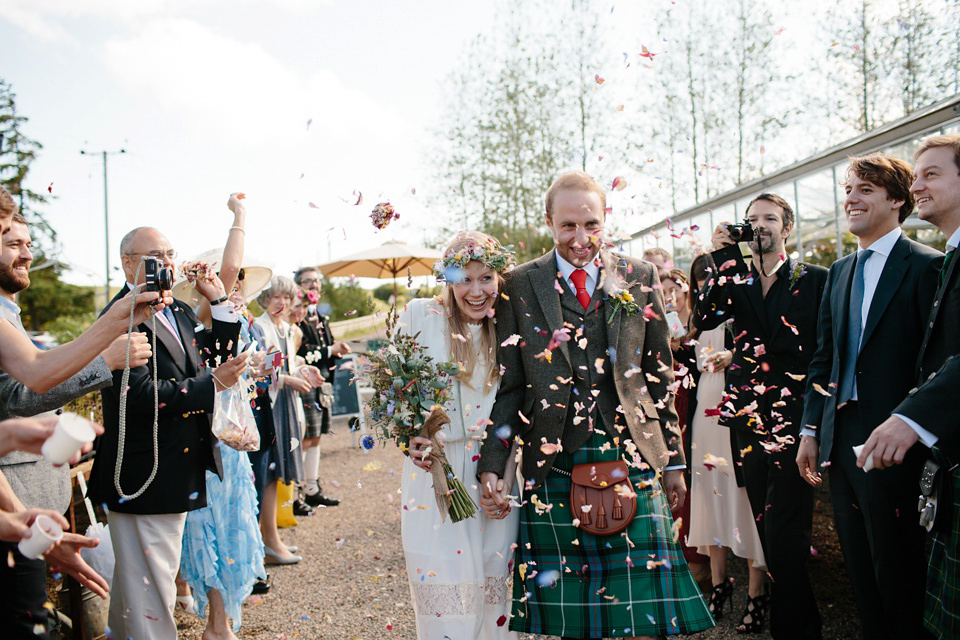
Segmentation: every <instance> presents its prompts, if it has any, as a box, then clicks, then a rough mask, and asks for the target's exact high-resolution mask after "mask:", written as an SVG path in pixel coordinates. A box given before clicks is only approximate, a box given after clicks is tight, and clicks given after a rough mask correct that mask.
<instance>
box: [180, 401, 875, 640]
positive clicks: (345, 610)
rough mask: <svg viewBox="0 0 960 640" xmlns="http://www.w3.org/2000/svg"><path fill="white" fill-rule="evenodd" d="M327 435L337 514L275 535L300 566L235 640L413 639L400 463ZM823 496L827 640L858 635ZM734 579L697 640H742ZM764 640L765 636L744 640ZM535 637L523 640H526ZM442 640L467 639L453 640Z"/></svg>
mask: <svg viewBox="0 0 960 640" xmlns="http://www.w3.org/2000/svg"><path fill="white" fill-rule="evenodd" d="M333 428H334V430H335V433H334V434H331V435H327V436H324V437H323V440H322V446H323V458H322V461H321V471H320V473H321V476H322V478H323V481H324V484H325V490H326V492H327V493H328V494H330V495H333V496H335V497H338V498H341V499H342V500H343V503H342V504H341V505H340V506H338V507H333V508H329V509H321V510H320V511H319V512H318V513H317V514H316V515H314V516H312V517H308V518H299V521H300V524H299V525H298V526H296V527H292V528H289V529H285V530H283V531H282V532H281V535H282V537H283V539H284V541H285V542H286V543H287V544H294V545H298V546H299V547H300V552H299V553H301V555H303V557H304V560H303V561H302V562H301V563H300V564H298V565H295V566H289V567H270V568H269V569H268V570H269V571H270V574H271V579H272V582H273V588H272V589H271V590H270V592H269V593H268V594H266V595H265V596H262V597H261V596H253V597H252V598H251V599H250V600H248V601H247V603H246V605H245V606H244V608H243V626H242V628H241V629H240V631H239V633H238V634H237V635H238V636H239V637H240V638H242V639H247V638H250V639H252V638H257V639H264V640H286V639H292V638H307V639H311V640H312V639H314V638H317V639H327V638H329V639H331V640H334V639H335V640H341V639H342V640H353V639H358V640H359V639H363V640H372V639H403V640H407V639H411V638H416V626H415V622H414V614H413V608H412V606H411V605H410V591H409V588H408V586H407V578H406V574H405V571H404V563H403V552H402V549H401V546H400V511H399V508H400V499H399V488H400V475H399V471H400V469H401V468H402V463H403V456H402V454H401V453H400V452H399V451H398V450H397V449H396V448H395V447H393V446H388V447H384V448H380V447H377V448H375V449H374V450H373V451H371V452H369V453H364V452H361V451H359V450H354V449H353V448H352V445H351V440H352V438H351V434H350V432H349V431H348V430H347V429H346V427H345V425H344V424H342V423H339V424H338V422H337V421H336V420H335V421H334V424H333ZM828 495H829V494H827V493H821V494H820V498H821V501H820V502H821V504H820V505H818V512H817V517H816V521H815V526H814V546H815V547H817V549H818V550H819V554H818V555H817V556H816V557H815V558H813V559H812V561H811V573H812V577H813V580H814V585H815V589H816V590H817V597H818V600H819V602H820V606H821V612H822V613H823V617H824V625H825V628H824V632H825V634H824V635H825V637H826V638H850V637H856V636H857V635H858V628H857V623H856V613H855V610H854V608H853V604H852V602H851V601H850V597H849V593H850V591H849V585H848V583H847V581H846V575H845V574H844V572H843V565H842V558H841V557H840V553H839V547H838V546H837V542H836V536H835V534H834V533H833V531H832V514H830V513H829V510H828V509H827V506H828V505H824V504H823V502H824V501H827V502H828ZM730 571H731V575H733V576H734V577H735V578H736V579H737V590H736V594H735V597H734V609H733V611H734V612H735V614H732V615H730V616H728V617H726V618H724V620H722V621H721V623H720V626H719V627H717V628H716V629H713V630H711V631H709V632H705V633H702V634H700V635H699V636H698V637H699V638H702V639H703V640H715V639H727V638H742V637H744V636H738V635H737V634H736V633H734V631H733V627H734V626H735V624H736V622H737V621H738V619H739V612H740V608H741V607H742V606H743V603H744V602H745V600H746V570H745V563H744V562H742V561H739V560H737V559H731V562H730ZM177 622H178V627H179V630H180V638H187V639H192V638H200V634H201V632H202V630H203V625H204V622H203V621H202V620H200V619H199V618H197V617H195V616H190V615H186V614H183V613H180V612H178V613H177ZM752 637H754V638H764V637H769V636H767V635H766V634H758V635H754V636H752ZM533 638H534V636H524V640H532V639H533ZM451 640H470V639H460V638H453V639H451Z"/></svg>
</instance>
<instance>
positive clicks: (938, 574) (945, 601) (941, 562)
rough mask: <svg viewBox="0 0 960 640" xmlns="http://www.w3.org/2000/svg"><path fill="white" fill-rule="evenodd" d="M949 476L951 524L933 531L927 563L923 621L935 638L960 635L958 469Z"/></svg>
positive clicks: (959, 470) (958, 636)
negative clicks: (945, 529) (951, 510)
mask: <svg viewBox="0 0 960 640" xmlns="http://www.w3.org/2000/svg"><path fill="white" fill-rule="evenodd" d="M950 478H951V480H952V482H953V504H952V505H951V506H952V508H953V515H952V518H951V520H952V522H953V524H952V526H951V531H950V533H949V534H944V533H940V532H937V533H934V534H933V545H932V546H931V548H930V562H929V565H928V566H927V597H926V601H925V602H924V612H923V624H924V626H925V627H926V628H927V629H928V630H929V631H930V632H931V633H933V635H934V637H936V638H960V469H953V470H952V471H951V472H950Z"/></svg>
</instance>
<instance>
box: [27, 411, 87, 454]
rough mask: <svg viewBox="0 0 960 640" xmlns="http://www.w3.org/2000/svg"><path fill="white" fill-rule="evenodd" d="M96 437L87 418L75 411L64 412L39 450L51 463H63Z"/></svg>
mask: <svg viewBox="0 0 960 640" xmlns="http://www.w3.org/2000/svg"><path fill="white" fill-rule="evenodd" d="M96 437H97V434H96V432H94V430H93V427H92V426H90V423H89V422H88V421H87V420H84V419H83V418H81V417H80V416H78V415H77V414H75V413H64V414H62V415H61V416H60V420H59V421H58V422H57V426H56V428H54V430H53V435H52V436H50V437H49V438H47V441H46V442H44V443H43V447H41V448H40V451H41V453H43V457H44V458H46V459H47V460H48V461H49V462H50V463H51V464H63V463H65V462H66V461H67V460H69V459H70V458H71V457H72V456H73V454H75V453H76V452H77V451H79V450H80V448H81V447H83V445H85V444H87V443H88V442H93V439H94V438H96Z"/></svg>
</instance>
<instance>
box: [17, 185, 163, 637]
mask: <svg viewBox="0 0 960 640" xmlns="http://www.w3.org/2000/svg"><path fill="white" fill-rule="evenodd" d="M0 191H3V189H2V187H0ZM0 195H2V194H0ZM2 201H3V200H2V198H0V203H2ZM30 248H31V240H30V232H29V229H28V228H27V222H26V220H25V219H24V218H23V216H22V215H21V214H20V213H14V214H13V219H12V222H11V225H10V228H9V229H8V230H7V231H6V232H5V233H4V234H3V236H2V247H0V315H2V317H3V318H5V319H6V320H7V321H9V322H10V323H11V324H12V325H13V326H15V327H18V328H20V329H21V330H22V329H23V325H22V324H21V322H20V307H18V306H17V304H16V302H15V301H14V299H15V295H16V294H17V293H18V292H20V291H22V290H24V289H26V288H27V287H28V286H30V273H29V270H30V264H31V263H32V261H33V255H32V253H31V252H30ZM126 343H127V337H126V336H121V337H119V338H117V339H116V340H115V341H114V342H113V344H112V345H111V346H110V348H109V349H107V350H106V351H104V353H103V354H102V355H101V356H100V357H98V358H97V359H96V360H94V361H93V362H92V363H90V365H88V366H87V367H86V368H85V369H83V370H82V371H80V372H79V373H78V374H76V375H75V376H73V377H72V378H70V379H69V380H67V381H66V382H64V383H62V384H60V385H58V386H57V387H54V388H53V389H51V390H50V391H48V392H47V393H43V394H38V393H34V392H32V391H30V390H29V389H27V388H26V387H25V386H24V385H23V384H21V383H19V382H17V381H16V380H14V379H13V378H12V377H10V376H9V375H7V374H6V373H4V372H2V371H0V419H6V418H9V417H13V416H21V417H26V416H36V415H39V414H41V413H44V412H48V411H53V410H55V409H59V408H60V407H61V406H63V405H64V404H66V403H67V402H69V401H71V400H73V399H74V398H79V397H80V396H83V395H86V394H87V393H90V392H92V391H96V390H98V389H100V388H102V387H105V386H107V385H109V384H110V382H111V380H112V377H111V373H110V371H111V369H122V368H123V365H124V354H125V350H126ZM149 356H150V345H149V344H148V343H147V339H146V336H144V335H142V334H134V338H133V340H132V343H131V354H130V359H131V364H133V365H134V366H136V365H138V364H141V363H144V362H146V360H147V358H148V357H149ZM0 471H2V472H3V474H4V475H5V476H6V477H7V479H8V481H9V482H10V486H11V488H12V490H13V495H9V494H0V509H3V510H5V511H11V512H12V511H23V510H25V509H27V508H34V507H41V508H44V509H51V510H53V511H56V512H57V513H63V512H64V511H66V510H67V507H68V506H69V504H70V489H71V486H70V468H69V466H67V465H63V466H61V467H54V466H53V465H51V464H50V463H49V462H47V461H46V460H44V459H43V457H42V456H39V455H36V454H32V453H22V452H15V453H10V454H8V455H6V456H3V457H2V458H0ZM96 544H97V542H96V541H95V540H91V539H89V538H85V537H83V536H79V535H76V534H74V533H65V534H64V538H63V542H61V543H60V544H59V545H56V546H54V547H53V548H52V549H51V550H50V551H49V552H47V559H48V560H50V562H51V563H52V564H53V565H54V566H56V567H57V569H58V570H59V571H64V572H66V573H69V574H70V575H72V576H73V577H74V578H76V579H77V580H78V581H79V582H80V584H82V585H84V586H87V587H89V588H90V589H91V590H92V591H93V592H94V593H97V594H98V595H100V596H104V597H105V596H106V590H107V584H106V582H105V581H104V579H103V578H102V577H101V576H99V575H97V573H96V572H95V571H93V569H91V568H90V567H89V565H87V563H86V562H84V561H83V559H82V558H81V557H80V553H79V550H80V548H81V547H94V546H96ZM0 555H2V556H3V557H4V558H8V557H9V558H12V559H13V562H12V563H9V562H2V563H0V620H5V621H6V622H7V623H8V625H9V626H8V633H11V634H12V635H11V636H10V637H13V638H49V612H48V611H47V609H46V608H45V607H44V603H46V601H47V590H46V575H47V573H46V563H45V562H44V561H43V560H42V559H38V560H29V559H27V558H25V557H23V556H22V555H21V554H20V552H19V550H18V548H17V545H16V544H13V543H6V542H0Z"/></svg>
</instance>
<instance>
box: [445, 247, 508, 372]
mask: <svg viewBox="0 0 960 640" xmlns="http://www.w3.org/2000/svg"><path fill="white" fill-rule="evenodd" d="M490 240H494V239H493V238H492V237H491V236H488V235H487V234H485V233H482V232H480V231H461V232H459V233H458V234H457V235H456V236H454V238H453V240H451V241H450V244H449V245H447V248H446V249H445V250H444V252H443V253H444V255H446V254H448V253H456V252H457V251H460V250H461V249H465V248H467V247H468V246H475V245H477V244H483V243H486V242H489V241H490ZM494 241H495V240H494ZM498 245H499V243H498ZM508 268H509V266H507V267H506V268H505V270H506V269H508ZM494 273H496V274H497V276H496V277H497V291H498V292H499V291H500V289H501V287H502V286H503V273H502V272H500V271H496V270H494ZM454 286H455V285H454V284H452V283H450V282H448V283H446V284H445V285H444V287H443V292H442V293H441V294H440V297H441V299H440V302H441V304H443V306H444V308H445V309H446V315H447V327H448V329H449V330H450V337H449V340H450V357H451V358H452V359H453V361H454V362H457V363H459V364H460V374H459V375H458V376H457V379H458V380H459V381H460V382H461V383H463V384H466V385H467V386H470V379H471V378H472V377H473V371H474V369H475V368H476V367H477V353H478V351H479V352H480V353H484V354H486V356H487V372H486V376H485V377H484V386H493V385H494V384H496V383H497V379H498V378H499V377H500V368H499V366H498V364H497V346H498V345H497V328H496V324H495V323H494V320H493V318H491V317H490V316H487V317H485V318H484V319H483V320H481V321H480V344H479V347H480V348H479V349H477V346H478V345H474V344H473V334H472V333H471V331H470V329H469V328H468V327H467V325H468V322H467V319H466V318H465V317H464V315H463V312H462V311H460V307H459V306H458V305H457V299H456V297H455V296H454V294H453V287H454ZM499 300H500V296H499V295H498V296H497V297H496V298H495V299H494V302H493V303H494V305H496V304H497V302H498V301H499ZM454 335H460V336H463V338H464V340H459V339H457V338H454V337H453V336H454Z"/></svg>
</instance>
